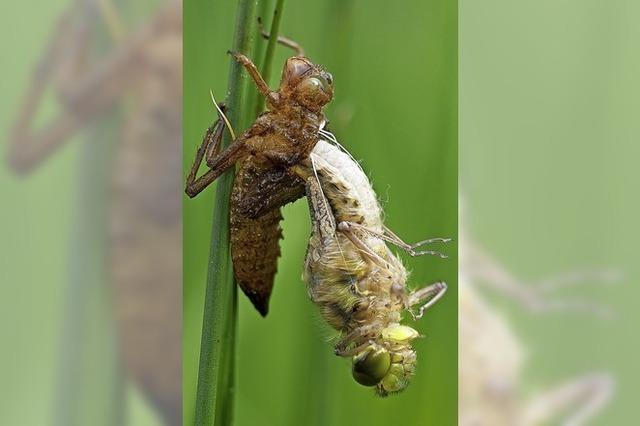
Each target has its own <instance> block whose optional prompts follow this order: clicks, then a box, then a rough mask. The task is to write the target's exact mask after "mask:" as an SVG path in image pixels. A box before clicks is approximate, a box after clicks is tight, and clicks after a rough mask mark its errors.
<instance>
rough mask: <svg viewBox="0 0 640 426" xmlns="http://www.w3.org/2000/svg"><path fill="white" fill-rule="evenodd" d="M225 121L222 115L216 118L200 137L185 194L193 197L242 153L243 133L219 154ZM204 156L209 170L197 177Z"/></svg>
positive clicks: (231, 164) (232, 163) (222, 106)
mask: <svg viewBox="0 0 640 426" xmlns="http://www.w3.org/2000/svg"><path fill="white" fill-rule="evenodd" d="M223 108H224V104H222V105H221V110H222V109H223ZM224 127H225V122H224V120H223V119H222V117H220V118H218V120H216V122H215V123H214V124H213V125H212V126H211V127H209V128H208V129H207V131H206V133H205V135H204V137H203V138H202V144H200V147H199V148H198V150H197V151H196V158H195V160H194V162H193V166H191V170H190V172H189V176H188V177H187V186H186V189H185V192H186V194H187V195H188V196H189V197H190V198H193V197H195V196H196V195H198V194H199V193H200V192H202V191H203V190H204V189H205V188H206V187H207V186H209V185H210V184H211V183H212V182H213V181H215V180H216V179H217V178H218V177H219V176H220V175H222V173H224V172H225V171H226V170H227V169H229V168H230V167H231V166H233V165H234V164H235V163H236V161H237V160H238V159H239V158H240V157H241V156H242V155H243V153H244V151H243V147H244V140H245V139H244V135H243V136H242V137H240V138H239V139H237V140H236V141H235V142H233V143H232V144H231V146H229V147H228V148H227V149H225V150H224V151H223V152H222V153H221V154H218V153H219V151H220V146H221V140H222V135H223V134H224ZM204 158H206V160H205V161H206V163H207V165H208V166H209V168H210V169H209V171H207V172H206V173H205V174H203V175H202V176H200V177H197V174H198V169H200V164H202V160H203V159H204Z"/></svg>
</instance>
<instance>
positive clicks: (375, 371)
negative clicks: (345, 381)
mask: <svg viewBox="0 0 640 426" xmlns="http://www.w3.org/2000/svg"><path fill="white" fill-rule="evenodd" d="M389 367H391V356H390V355H389V352H387V351H386V350H384V349H380V350H374V349H369V350H367V351H365V352H363V353H361V354H359V355H356V356H355V357H353V366H352V373H353V378H354V379H355V380H356V382H358V383H360V384H361V385H363V386H375V385H377V384H378V383H379V382H380V380H382V379H383V378H384V376H386V375H387V372H388V371H389Z"/></svg>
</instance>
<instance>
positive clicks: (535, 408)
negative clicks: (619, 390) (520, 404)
mask: <svg viewBox="0 0 640 426" xmlns="http://www.w3.org/2000/svg"><path fill="white" fill-rule="evenodd" d="M614 388H615V382H614V380H613V378H612V377H611V376H610V375H609V374H607V373H597V374H590V375H587V376H585V377H582V378H580V379H577V380H574V381H572V382H570V383H567V384H564V385H561V386H559V387H558V388H555V389H552V390H550V391H547V392H545V393H543V394H541V395H539V396H537V397H535V398H534V399H533V400H532V401H530V402H529V404H528V405H527V407H526V409H525V412H524V419H523V420H524V421H523V424H524V425H532V426H533V425H539V424H543V423H545V424H546V423H547V422H549V421H551V420H555V419H557V417H558V416H559V415H561V414H562V413H563V412H565V413H566V412H567V411H568V410H569V409H570V408H572V407H577V408H576V409H575V410H574V411H573V412H572V413H570V414H569V415H568V416H567V417H566V418H565V419H564V420H563V421H562V422H559V424H563V425H567V426H578V425H584V424H586V422H587V421H588V420H589V419H591V418H592V417H593V416H594V415H595V414H597V413H598V412H599V411H600V410H601V409H602V408H603V407H604V406H605V404H606V403H607V402H608V401H609V400H610V399H611V396H612V394H613V391H614Z"/></svg>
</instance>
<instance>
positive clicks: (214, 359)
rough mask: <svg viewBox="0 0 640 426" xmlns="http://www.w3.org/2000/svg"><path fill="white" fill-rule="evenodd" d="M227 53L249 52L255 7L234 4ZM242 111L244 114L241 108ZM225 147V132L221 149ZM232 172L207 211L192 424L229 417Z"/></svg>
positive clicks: (233, 74)
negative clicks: (233, 23) (207, 246)
mask: <svg viewBox="0 0 640 426" xmlns="http://www.w3.org/2000/svg"><path fill="white" fill-rule="evenodd" d="M236 13H237V15H236V29H235V35H234V41H233V48H232V49H233V50H234V51H236V52H242V53H244V54H247V52H249V50H250V48H251V43H252V37H251V31H250V29H251V28H253V25H254V22H255V20H256V1H255V0H239V1H238V8H237V12H236ZM242 72H243V70H242V66H241V65H240V64H238V63H237V62H236V61H234V60H231V66H230V69H229V90H228V93H227V98H226V103H227V108H228V109H227V116H228V118H229V120H230V121H231V123H242V122H243V120H242V117H241V105H242V94H243V86H244V83H245V82H246V79H243V78H242ZM245 110H246V108H245ZM230 143H231V139H230V135H229V133H228V132H225V136H224V138H223V140H222V148H223V149H224V148H226V147H227V146H229V145H230ZM233 177H234V170H233V169H230V170H228V171H227V172H226V173H224V174H223V175H222V176H220V178H219V179H218V185H217V190H216V200H215V206H214V211H213V226H212V231H211V245H210V252H209V268H208V274H207V288H206V293H205V303H204V315H203V323H202V341H201V346H200V365H199V368H198V388H197V393H196V413H195V424H196V425H198V426H201V425H203V426H208V425H229V424H231V423H232V417H233V397H234V394H233V389H234V383H233V381H234V367H235V362H234V357H235V334H236V322H237V289H236V285H235V283H234V280H233V269H232V266H231V257H230V253H229V197H230V195H231V188H232V185H233Z"/></svg>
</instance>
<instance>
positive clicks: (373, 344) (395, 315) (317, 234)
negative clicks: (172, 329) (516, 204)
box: [295, 130, 449, 396]
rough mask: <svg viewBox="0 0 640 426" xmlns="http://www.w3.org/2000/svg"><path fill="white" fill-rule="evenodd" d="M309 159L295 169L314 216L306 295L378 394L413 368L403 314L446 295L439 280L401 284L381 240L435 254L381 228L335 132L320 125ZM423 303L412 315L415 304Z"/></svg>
mask: <svg viewBox="0 0 640 426" xmlns="http://www.w3.org/2000/svg"><path fill="white" fill-rule="evenodd" d="M321 135H322V136H323V137H325V138H326V139H327V140H331V141H332V142H334V144H331V143H328V142H327V141H325V140H320V141H319V142H318V144H317V145H316V147H315V148H314V150H313V151H312V152H311V155H310V156H309V158H308V159H307V160H306V161H304V162H303V163H302V164H301V165H300V166H296V167H295V170H296V172H297V173H298V174H299V175H300V177H301V178H303V179H305V182H306V190H307V197H308V201H309V208H310V212H311V218H312V222H313V226H312V235H311V238H310V241H309V247H308V250H307V256H306V260H305V280H306V281H307V284H308V288H309V295H310V297H311V300H312V301H313V302H314V303H315V304H316V305H317V306H318V307H319V308H320V312H321V314H322V316H323V318H324V319H325V320H326V321H327V322H328V323H329V324H330V325H331V326H332V327H333V328H335V329H336V330H338V331H339V332H340V333H341V338H340V341H339V342H338V343H337V344H336V345H335V352H336V354H337V355H339V356H343V357H352V358H353V377H354V379H355V380H356V381H357V382H358V383H360V384H362V385H365V386H375V389H376V392H377V394H378V395H380V396H386V395H389V394H391V393H396V392H400V391H402V390H403V389H404V388H405V387H406V386H407V385H408V384H409V381H410V379H411V377H412V376H413V374H414V370H415V363H416V353H415V350H414V349H413V348H412V346H411V341H412V340H413V339H415V338H417V337H418V332H417V331H416V330H414V329H413V328H411V327H409V326H406V325H402V324H401V320H402V312H403V311H405V310H407V311H408V312H409V313H411V315H412V316H413V318H414V319H418V318H420V317H422V315H423V313H424V312H425V310H427V309H428V308H429V307H431V306H433V305H434V304H435V303H436V302H437V301H438V300H439V299H440V298H441V297H442V296H443V295H444V293H445V291H446V289H447V286H446V284H445V283H444V282H436V283H434V284H431V285H427V286H426V287H424V288H420V289H418V290H415V291H409V290H408V289H407V287H406V282H407V278H408V274H407V271H406V269H405V267H404V265H403V264H402V262H401V261H400V259H398V258H397V257H396V256H395V255H394V254H393V253H392V252H391V250H389V248H388V247H387V245H386V242H389V243H392V244H395V245H397V246H398V247H400V248H402V249H404V250H406V251H407V252H409V253H410V254H411V255H412V256H419V255H423V254H433V255H438V256H440V257H443V258H444V257H446V256H444V255H443V254H441V253H439V252H436V251H433V250H423V251H420V250H419V247H421V246H423V245H425V244H429V243H433V242H448V241H449V239H445V238H432V239H429V240H425V241H421V242H419V243H416V244H413V245H409V244H407V243H405V242H403V241H402V240H401V239H400V238H399V237H398V236H396V235H395V234H394V233H393V232H392V231H390V230H389V229H388V228H386V227H385V226H384V224H383V220H382V210H381V208H380V206H379V204H378V200H377V196H376V194H375V192H374V191H373V188H372V186H371V183H370V182H369V179H368V178H367V175H366V174H365V173H364V171H363V170H362V169H361V168H360V166H359V164H358V163H357V162H356V161H355V160H354V159H353V158H352V157H351V155H350V154H349V153H348V152H346V151H345V150H344V149H341V146H340V145H339V144H338V143H337V141H336V140H335V138H334V137H333V135H332V134H331V133H329V132H326V131H324V130H321ZM419 304H422V306H421V307H420V308H419V310H418V312H417V313H415V312H414V311H413V310H412V307H413V306H415V305H419Z"/></svg>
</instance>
